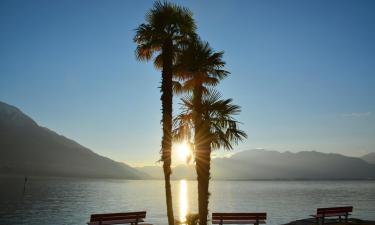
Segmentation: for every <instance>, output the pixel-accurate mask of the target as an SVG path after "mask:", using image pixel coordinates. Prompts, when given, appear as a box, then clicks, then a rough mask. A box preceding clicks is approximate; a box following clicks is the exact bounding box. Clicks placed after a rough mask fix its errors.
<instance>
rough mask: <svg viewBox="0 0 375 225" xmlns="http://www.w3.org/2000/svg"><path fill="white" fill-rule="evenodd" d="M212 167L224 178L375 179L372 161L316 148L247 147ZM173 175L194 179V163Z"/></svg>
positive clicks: (157, 171) (155, 172)
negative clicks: (329, 152) (285, 149)
mask: <svg viewBox="0 0 375 225" xmlns="http://www.w3.org/2000/svg"><path fill="white" fill-rule="evenodd" d="M211 168H212V169H211V177H212V178H213V179H222V180H273V179H287V180H296V179H297V180H298V179H375V165H373V164H369V163H367V162H365V161H364V160H362V159H360V158H354V157H347V156H343V155H340V154H327V153H321V152H316V151H304V152H298V153H291V152H284V153H280V152H277V151H269V150H259V149H254V150H247V151H242V152H238V153H236V154H234V155H233V156H231V157H230V158H216V159H213V160H212V164H211ZM138 169H139V170H141V171H143V172H145V173H147V174H149V175H150V176H151V177H154V178H156V179H161V178H162V175H163V174H162V170H161V168H157V167H154V168H152V167H143V168H138ZM172 178H173V179H182V178H186V179H195V178H196V174H195V170H194V166H184V165H180V166H177V167H176V168H174V169H173V174H172Z"/></svg>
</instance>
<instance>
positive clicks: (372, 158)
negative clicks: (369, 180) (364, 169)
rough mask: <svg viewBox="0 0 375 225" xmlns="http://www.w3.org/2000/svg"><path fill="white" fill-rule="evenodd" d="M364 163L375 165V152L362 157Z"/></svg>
mask: <svg viewBox="0 0 375 225" xmlns="http://www.w3.org/2000/svg"><path fill="white" fill-rule="evenodd" d="M361 159H363V160H364V161H366V162H368V163H370V164H375V152H371V153H369V154H367V155H364V156H362V157H361Z"/></svg>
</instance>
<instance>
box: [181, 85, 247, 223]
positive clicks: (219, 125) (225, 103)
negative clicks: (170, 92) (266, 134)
mask: <svg viewBox="0 0 375 225" xmlns="http://www.w3.org/2000/svg"><path fill="white" fill-rule="evenodd" d="M194 111H196V109H195V105H194V96H192V95H189V96H187V97H184V98H183V99H182V112H181V113H180V114H179V115H177V116H176V117H175V119H174V125H175V129H174V135H175V137H176V138H177V139H182V138H184V137H185V136H186V130H187V127H189V128H190V129H193V130H196V127H195V126H196V124H195V122H194V114H195V113H194ZM240 111H241V110H240V107H239V106H237V105H234V104H232V99H225V100H221V95H220V94H219V93H218V92H216V91H209V90H208V91H207V93H206V94H204V95H203V96H202V102H201V108H200V112H201V113H202V114H201V124H200V129H201V130H202V131H201V132H200V133H202V134H204V136H203V137H202V140H199V141H200V143H199V146H198V147H197V146H196V145H195V147H196V149H195V159H196V169H197V175H198V195H199V197H198V201H199V224H200V225H206V224H207V215H208V202H209V195H210V194H209V180H210V167H211V166H210V163H211V151H212V150H215V149H219V148H224V149H226V150H232V149H233V145H232V144H233V143H235V144H237V143H238V142H239V141H241V140H243V139H244V138H246V137H247V135H246V133H245V132H244V131H242V130H239V129H238V123H239V122H238V121H237V120H236V119H234V117H233V116H234V115H237V114H238V113H239V112H240ZM194 132H195V131H194ZM194 144H195V143H194ZM198 148H199V149H198Z"/></svg>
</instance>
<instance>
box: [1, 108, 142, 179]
mask: <svg viewBox="0 0 375 225" xmlns="http://www.w3.org/2000/svg"><path fill="white" fill-rule="evenodd" d="M0 156H1V157H0V173H5V174H27V175H48V176H51V175H52V176H54V175H56V176H77V177H94V178H96V177H97V178H120V179H144V178H148V175H147V174H144V173H143V172H140V171H138V170H136V169H134V168H132V167H130V166H129V165H127V164H125V163H120V162H116V161H114V160H111V159H109V158H107V157H104V156H101V155H98V154H97V153H95V152H93V151H92V150H90V149H88V148H86V147H84V146H83V145H81V144H79V143H77V142H76V141H74V140H71V139H69V138H67V137H65V136H63V135H60V134H58V133H56V132H54V131H52V130H50V129H48V128H46V127H42V126H39V125H38V124H37V123H36V122H35V121H34V120H32V119H31V118H30V117H29V116H27V115H26V114H24V113H23V112H22V111H21V110H19V109H18V108H16V107H14V106H12V105H9V104H7V103H4V102H1V101H0Z"/></svg>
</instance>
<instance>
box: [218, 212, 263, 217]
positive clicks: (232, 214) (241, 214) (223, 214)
mask: <svg viewBox="0 0 375 225" xmlns="http://www.w3.org/2000/svg"><path fill="white" fill-rule="evenodd" d="M248 215H250V216H252V215H256V216H257V215H267V213H266V212H257V213H212V216H248Z"/></svg>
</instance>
